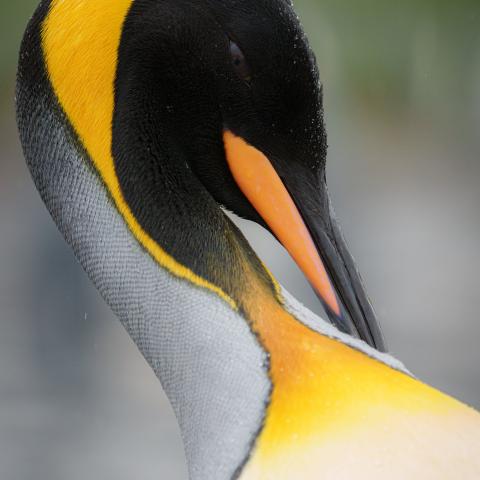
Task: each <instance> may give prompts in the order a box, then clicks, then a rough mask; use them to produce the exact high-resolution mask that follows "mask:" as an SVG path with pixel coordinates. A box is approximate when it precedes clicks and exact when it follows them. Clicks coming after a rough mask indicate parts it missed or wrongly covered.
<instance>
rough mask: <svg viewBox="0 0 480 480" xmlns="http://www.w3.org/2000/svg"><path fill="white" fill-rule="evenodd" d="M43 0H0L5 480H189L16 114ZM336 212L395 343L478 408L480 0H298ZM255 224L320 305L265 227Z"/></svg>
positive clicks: (165, 420) (277, 267)
mask: <svg viewBox="0 0 480 480" xmlns="http://www.w3.org/2000/svg"><path fill="white" fill-rule="evenodd" d="M36 3H37V2H36V0H22V1H19V2H10V1H6V0H0V22H1V25H0V86H1V88H0V478H1V479H5V480H33V479H35V480H61V479H69V480H75V479H79V480H80V479H82V480H83V479H85V478H92V479H102V480H108V479H112V480H113V479H115V480H123V479H125V480H126V479H131V478H136V479H145V480H153V479H157V480H158V479H172V480H176V479H186V478H187V477H186V469H185V466H184V456H183V451H182V445H181V441H180V438H179V432H178V428H177V426H176V422H175V419H174V418H173V415H172V412H171V409H170V407H169V405H168V403H167V401H166V399H165V396H164V395H163V393H162V391H161V388H160V386H159V384H158V382H157V380H156V378H155V377H154V375H153V374H152V372H151V371H150V370H149V368H148V367H147V365H146V363H145V362H144V361H143V359H142V358H141V357H140V355H139V353H138V352H137V351H136V349H135V348H134V346H133V345H132V343H131V341H130V340H129V338H128V337H127V335H126V333H125V332H124V331H123V329H122V328H121V326H120V324H119V322H118V321H117V320H116V319H115V318H114V317H113V315H112V314H111V312H110V311H109V309H108V308H107V307H106V306H105V305H104V303H103V301H102V300H101V299H100V297H99V295H98V294H97V293H96V291H95V290H94V289H93V287H92V286H91V285H90V282H89V280H88V279H87V278H86V275H85V274H84V273H83V271H82V270H81V269H80V267H79V266H78V265H77V263H76V261H75V259H74V257H73V255H72V253H71V252H70V250H69V248H68V247H67V246H66V245H65V244H64V241H63V239H62V238H61V236H60V234H59V233H58V232H57V230H56V228H55V226H54V224H53V222H52V220H51V219H50V218H49V216H48V214H47V212H46V209H45V208H44V206H43V204H42V203H41V201H40V199H39V196H38V195H37V193H36V190H35V188H34V186H33V183H32V181H31V179H30V177H29V173H28V171H27V169H26V166H25V164H24V161H23V158H22V154H21V151H20V146H19V142H18V139H17V132H16V126H15V119H14V107H13V95H14V93H13V92H14V76H15V67H16V56H17V51H18V47H19V42H20V39H21V35H22V32H23V29H24V28H25V25H26V22H27V20H28V18H29V16H30V15H31V14H32V12H33V10H34V7H35V5H36ZM296 7H297V10H298V13H299V15H300V17H301V19H302V21H303V23H304V26H305V28H306V30H307V32H308V34H309V36H310V40H311V43H312V45H313V47H314V50H315V51H316V53H317V57H318V62H319V65H320V70H321V76H322V79H323V82H324V86H325V103H326V113H327V125H328V131H329V143H330V150H329V164H328V177H329V183H330V189H331V192H332V194H333V197H334V204H335V206H336V210H337V214H338V217H339V219H340V220H341V223H342V225H343V229H344V232H345V236H346V237H347V240H348V242H349V244H350V247H351V249H352V251H353V253H354V255H355V257H356V259H357V261H358V263H359V266H360V270H361V271H362V273H363V277H364V279H365V282H366V284H367V289H368V291H369V293H370V296H371V297H372V299H373V302H374V305H375V307H376V309H377V312H378V314H379V316H380V318H381V320H382V323H383V326H384V331H385V334H386V337H387V340H388V343H389V345H390V348H391V350H392V352H393V353H394V354H395V355H397V356H398V357H399V358H400V359H402V360H403V361H404V362H405V363H406V365H407V366H408V367H409V368H410V369H411V370H412V371H413V372H414V373H415V374H416V375H418V376H419V377H420V378H422V379H424V380H425V381H427V382H429V383H431V384H433V385H434V386H436V387H438V388H441V389H443V390H445V391H446V392H448V393H451V394H453V395H455V396H457V397H459V398H460V399H462V400H464V401H465V402H468V403H470V404H471V405H474V406H477V407H480V371H479V366H480V348H479V345H478V342H479V340H480V315H479V314H478V308H479V306H478V305H479V301H478V300H479V296H480V287H479V283H478V278H479V272H480V254H479V245H480V215H479V207H480V188H479V186H480V136H479V131H480V27H479V25H480V3H479V2H478V0H457V1H456V2H451V1H448V2H447V1H442V0H425V1H422V2H419V1H414V0H404V1H403V2H393V1H385V0H361V1H358V0H297V1H296ZM242 228H243V229H244V231H245V232H246V234H247V236H248V237H249V239H250V240H251V241H252V243H253V244H254V246H255V248H256V249H257V251H258V252H259V253H260V255H261V257H262V258H263V259H264V260H265V262H266V263H267V264H268V266H269V267H270V268H271V270H273V272H274V273H275V274H276V275H277V277H278V278H279V279H280V280H281V282H282V283H284V284H285V285H286V286H287V287H288V288H289V289H290V290H291V291H292V292H293V293H294V294H295V295H296V296H298V297H299V298H300V299H301V300H303V302H304V303H306V304H307V305H308V306H309V307H311V308H312V309H313V310H316V311H319V310H320V309H319V306H318V304H317V301H316V299H315V297H314V295H313V294H312V292H311V291H310V289H309V287H308V286H307V284H306V283H305V281H304V280H303V278H302V276H301V275H300V274H299V273H298V271H297V270H296V268H295V267H294V266H293V264H292V262H291V261H290V260H289V259H288V257H287V255H286V254H285V252H284V251H283V250H282V248H281V247H279V246H277V245H275V242H274V241H273V240H272V239H271V238H270V237H269V236H268V235H267V234H265V233H263V232H262V231H261V230H260V228H258V227H256V226H252V225H250V224H247V223H246V222H245V223H242Z"/></svg>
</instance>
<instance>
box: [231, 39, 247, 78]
mask: <svg viewBox="0 0 480 480" xmlns="http://www.w3.org/2000/svg"><path fill="white" fill-rule="evenodd" d="M230 55H231V56H232V63H233V68H235V71H236V72H237V74H238V76H239V77H240V78H241V79H243V80H245V81H246V82H249V81H250V80H251V78H252V72H251V70H250V67H249V65H248V63H247V60H246V59H245V55H244V54H243V52H242V51H241V50H240V47H239V46H238V45H237V44H236V43H235V42H232V40H230Z"/></svg>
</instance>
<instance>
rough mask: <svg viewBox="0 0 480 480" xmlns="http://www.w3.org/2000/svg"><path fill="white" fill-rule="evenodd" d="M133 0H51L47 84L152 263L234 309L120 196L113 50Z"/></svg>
mask: <svg viewBox="0 0 480 480" xmlns="http://www.w3.org/2000/svg"><path fill="white" fill-rule="evenodd" d="M132 3H133V0H102V1H101V2H97V1H92V0H90V1H89V0H52V2H51V6H50V11H49V13H48V15H47V17H46V19H45V21H44V23H43V26H42V47H43V53H44V57H45V63H46V68H47V72H48V76H49V79H50V82H51V84H52V88H53V90H54V92H55V94H56V96H57V99H58V101H59V103H60V105H61V107H62V108H63V111H64V112H65V114H66V116H67V117H68V119H69V121H70V123H71V124H72V126H73V128H74V130H75V132H76V134H77V135H78V137H79V139H80V141H81V142H82V144H83V146H84V147H85V149H86V151H87V152H88V154H89V156H90V158H91V160H92V162H93V164H94V166H95V168H96V170H97V172H98V173H99V175H100V177H101V178H102V180H103V182H104V184H105V186H106V187H107V190H108V192H109V193H110V195H111V197H112V199H113V201H114V203H115V206H116V208H117V210H118V211H119V213H120V214H121V215H122V217H123V218H124V220H125V222H126V224H127V226H128V228H129V229H130V231H131V232H132V234H133V235H134V236H135V238H136V239H137V240H138V242H140V244H141V245H142V246H143V247H144V248H145V249H146V250H147V251H148V252H149V253H150V255H151V256H152V257H153V258H154V259H155V260H156V261H157V262H158V264H159V265H160V266H162V267H164V268H166V269H167V270H168V271H169V272H171V273H172V274H174V275H175V276H177V277H180V278H183V279H186V280H188V281H190V282H191V283H193V284H195V285H197V286H198V287H201V288H206V289H208V290H210V291H212V292H214V293H215V294H216V295H218V296H219V297H221V298H222V299H223V300H225V301H226V302H227V303H228V304H229V305H230V306H231V307H232V308H233V309H234V310H237V304H236V302H235V301H234V300H233V299H232V298H231V297H230V296H229V295H227V294H226V293H225V292H224V291H223V290H222V289H221V288H219V287H217V286H216V285H213V284H212V283H210V282H208V281H207V280H205V279H204V278H202V277H200V276H198V275H196V274H195V273H194V272H192V271H191V270H190V269H189V268H187V267H185V266H184V265H182V264H180V263H178V262H177V261H176V260H175V259H174V258H173V257H171V256H170V255H168V254H167V253H166V252H165V251H164V250H163V249H162V247H161V246H160V245H159V244H158V243H156V242H155V241H154V240H153V239H152V238H151V237H150V236H149V235H148V233H147V232H145V230H144V229H143V228H142V227H141V225H140V224H139V223H138V221H137V219H136V218H135V216H134V215H133V213H132V211H131V210H130V208H129V206H128V204H127V202H126V201H125V199H124V197H123V194H122V191H121V188H120V183H119V180H118V177H117V175H116V172H115V166H114V161H113V157H112V150H111V146H112V120H113V110H114V83H115V75H116V69H117V56H118V49H119V45H120V38H121V34H122V29H123V23H124V20H125V18H126V16H127V14H128V12H129V9H130V7H131V5H132Z"/></svg>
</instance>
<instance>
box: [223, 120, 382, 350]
mask: <svg viewBox="0 0 480 480" xmlns="http://www.w3.org/2000/svg"><path fill="white" fill-rule="evenodd" d="M223 141H224V145H225V153H226V159H227V163H228V166H229V168H230V171H231V173H232V176H233V178H234V180H235V182H236V183H237V185H238V187H239V188H240V190H241V191H242V192H243V194H244V195H245V197H246V198H247V199H248V201H249V202H250V203H251V205H252V206H253V207H254V208H255V210H256V211H257V213H258V214H259V215H260V216H261V217H262V219H263V220H264V222H265V223H266V224H267V225H268V227H269V228H270V230H271V231H272V233H273V234H274V235H275V236H276V238H277V239H278V240H279V241H280V242H281V243H282V245H283V246H284V247H285V249H286V250H287V251H288V252H289V254H290V255H291V257H292V258H293V260H294V261H295V262H296V263H297V265H298V266H299V268H300V269H301V270H302V272H303V273H304V275H305V276H306V278H307V279H308V281H309V282H310V284H311V286H312V288H313V289H314V291H315V292H316V294H317V296H318V297H319V299H320V301H321V302H322V304H323V306H324V308H325V310H326V313H327V315H328V316H329V318H330V320H331V322H332V323H333V324H334V325H335V326H336V327H337V328H338V329H339V330H341V331H342V332H345V333H347V334H350V335H352V336H355V337H358V338H361V339H362V340H365V341H366V342H367V343H369V344H370V345H371V346H373V347H375V348H377V349H379V350H385V346H384V343H383V339H382V335H381V332H380V329H379V326H378V322H377V320H376V318H375V314H374V312H373V309H372V307H371V305H370V302H369V301H368V298H367V296H366V294H365V289H364V288H363V285H362V282H361V279H360V276H359V274H358V270H357V268H356V266H355V263H354V261H353V259H352V257H351V255H350V254H349V252H348V249H347V247H346V245H345V242H344V240H343V237H342V235H341V233H340V230H339V228H338V225H337V224H336V222H335V220H334V218H333V215H332V214H331V212H330V207H329V202H328V201H327V202H326V207H322V206H320V205H319V206H317V208H315V212H313V211H310V210H309V205H310V208H311V204H312V199H307V198H303V200H302V196H303V197H304V196H305V193H303V194H302V191H301V189H300V188H294V185H293V184H292V185H285V184H284V182H283V181H282V179H281V178H280V176H279V175H278V173H277V171H276V170H275V168H274V166H273V165H272V163H271V162H270V161H269V159H268V158H267V157H266V156H265V155H264V154H263V153H262V152H261V151H259V150H258V149H256V148H255V147H253V146H251V145H249V144H248V143H247V142H246V141H245V140H244V139H242V138H241V137H238V136H236V135H235V134H233V133H232V132H231V131H229V130H225V131H224V135H223ZM296 190H298V191H296ZM325 192H326V191H325ZM324 203H325V202H324ZM325 210H326V211H325ZM325 217H326V218H325Z"/></svg>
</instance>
